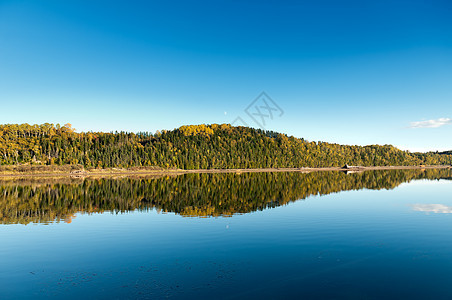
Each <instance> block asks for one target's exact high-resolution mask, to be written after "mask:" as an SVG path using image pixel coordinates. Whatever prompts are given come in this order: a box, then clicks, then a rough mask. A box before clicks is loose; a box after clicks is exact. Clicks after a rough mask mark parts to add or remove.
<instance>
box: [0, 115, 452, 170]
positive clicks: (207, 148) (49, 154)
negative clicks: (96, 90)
mask: <svg viewBox="0 0 452 300" xmlns="http://www.w3.org/2000/svg"><path fill="white" fill-rule="evenodd" d="M23 163H30V164H48V165H52V164H60V165H61V164H81V165H84V166H85V167H88V168H89V167H91V168H105V167H120V168H127V167H134V166H158V167H163V168H181V169H218V168H283V167H286V168H291V167H332V166H343V165H344V164H349V165H362V166H388V165H402V166H413V165H420V164H426V165H437V164H451V163H452V155H451V154H450V153H443V154H441V153H433V152H428V153H410V152H407V151H401V150H399V149H397V148H395V147H393V146H391V145H384V146H379V145H370V146H365V147H361V146H345V145H339V144H330V143H326V142H309V141H306V140H304V139H297V138H294V137H292V136H291V137H289V136H287V135H285V134H281V133H276V132H273V131H264V130H260V129H252V128H248V127H233V126H231V125H228V124H221V125H218V124H212V125H189V126H182V127H180V128H178V129H175V130H171V131H162V132H156V133H155V134H152V133H150V132H139V133H137V134H135V133H128V132H115V133H104V132H82V133H76V132H75V130H74V129H73V128H72V125H71V124H69V123H67V124H65V125H63V126H60V125H59V124H57V125H53V124H49V123H45V124H41V125H29V124H8V125H0V164H2V165H8V164H23Z"/></svg>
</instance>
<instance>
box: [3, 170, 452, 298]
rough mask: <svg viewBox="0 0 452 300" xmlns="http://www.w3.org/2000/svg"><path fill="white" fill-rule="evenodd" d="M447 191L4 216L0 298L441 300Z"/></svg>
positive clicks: (425, 184)
mask: <svg viewBox="0 0 452 300" xmlns="http://www.w3.org/2000/svg"><path fill="white" fill-rule="evenodd" d="M300 176H304V175H300ZM344 176H350V175H344ZM344 178H347V177H344ZM348 178H349V177H348ZM357 179H359V178H358V177H357ZM181 180H182V181H184V180H185V179H181ZM344 180H345V179H344ZM14 184H15V183H14ZM14 184H13V186H14ZM76 184H79V183H76ZM268 184H271V183H268ZM9 185H10V186H11V184H9ZM19 186H23V184H21V185H19ZM53 188H55V186H54V187H53ZM56 188H57V189H60V190H61V189H63V188H64V186H60V185H59V186H57V187H56ZM451 192H452V181H450V180H446V179H439V180H437V179H435V180H428V179H413V180H407V181H406V182H403V181H402V182H399V183H398V184H397V187H396V188H395V189H389V190H388V189H381V190H380V189H367V188H364V189H357V190H348V191H347V190H344V191H341V192H332V193H327V194H326V195H323V196H319V195H311V196H307V197H306V198H305V199H302V200H299V201H289V202H287V203H284V204H282V205H277V206H275V207H273V208H272V207H268V208H266V209H264V210H251V211H249V212H246V213H240V214H232V216H230V217H226V216H210V217H205V216H203V217H196V216H192V217H183V216H181V215H180V214H179V213H175V212H170V211H168V212H167V213H164V212H163V211H160V212H158V211H157V210H160V208H158V207H155V206H154V207H153V208H152V207H151V208H149V207H148V209H133V210H130V211H123V212H118V211H117V212H113V213H112V212H111V211H104V212H103V213H87V212H86V211H85V212H83V211H81V212H78V213H75V217H73V218H72V219H71V221H69V219H68V217H67V216H66V217H65V218H66V222H64V221H62V219H61V218H60V219H58V218H57V221H56V222H48V221H46V222H39V223H38V222H32V223H28V224H27V225H23V224H11V223H14V222H12V221H11V219H8V220H9V221H8V222H6V221H5V222H3V223H4V224H3V225H0V241H1V242H0V243H1V244H0V299H48V298H54V299H57V298H58V299H61V298H64V299H79V298H82V297H85V298H90V299H91V298H93V299H94V298H97V299H125V298H132V299H135V298H142V299H156V298H175V299H178V298H184V299H188V298H225V299H236V298H242V299H246V298H268V299H274V298H297V299H451V298H452V289H451V286H452V285H451V284H452V275H451V270H452V214H451V213H452V198H451V194H452V193H451ZM313 194H315V193H313ZM18 197H19V196H18ZM99 197H100V196H99ZM212 197H213V196H212ZM8 199H9V198H8ZM217 200H218V199H217ZM225 200H226V201H227V200H230V201H232V200H231V199H225ZM0 201H7V199H6V198H4V199H2V200H0ZM203 201H204V200H203ZM234 201H240V199H235V200H234ZM39 205H40V207H44V205H43V204H42V203H40V204H39ZM222 205H223V204H222ZM16 208H19V209H20V206H19V204H17V207H16ZM8 209H9V210H11V209H13V207H12V206H11V207H9V208H8Z"/></svg>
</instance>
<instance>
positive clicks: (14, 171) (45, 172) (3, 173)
mask: <svg viewBox="0 0 452 300" xmlns="http://www.w3.org/2000/svg"><path fill="white" fill-rule="evenodd" d="M451 168H452V166H448V165H434V166H423V165H421V166H376V167H322V168H262V169H196V170H182V169H162V168H131V169H118V168H109V169H90V170H85V169H83V167H81V166H68V165H67V166H39V168H35V169H33V168H22V169H21V168H17V167H16V166H8V168H5V167H3V168H1V169H0V178H4V177H66V176H70V177H104V176H107V177H108V176H170V175H173V176H174V175H183V174H201V173H208V174H213V173H236V174H241V173H258V172H298V173H310V172H324V171H342V172H350V173H354V172H364V171H372V170H415V169H421V170H423V169H451Z"/></svg>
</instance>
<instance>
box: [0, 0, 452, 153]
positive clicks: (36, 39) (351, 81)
mask: <svg viewBox="0 0 452 300" xmlns="http://www.w3.org/2000/svg"><path fill="white" fill-rule="evenodd" d="M263 91H265V92H266V93H267V95H268V96H269V97H271V99H272V100H273V102H271V101H270V100H269V99H267V100H266V101H267V105H263V104H262V103H263V102H262V100H261V99H257V101H256V102H253V101H254V100H255V99H256V97H258V95H259V94H260V93H261V92H263ZM259 101H261V103H260V104H259ZM264 104H265V103H264ZM275 105H277V106H275ZM249 106H250V107H251V109H248V110H246V108H247V107H249ZM256 106H257V107H258V108H259V107H260V110H261V114H264V112H266V115H267V116H270V114H269V113H272V117H273V119H270V118H269V117H266V119H265V121H266V122H265V126H263V127H265V129H269V130H275V131H279V132H283V133H287V134H289V135H294V136H296V137H300V138H301V137H303V138H305V139H308V140H315V141H319V140H321V141H329V142H337V143H344V144H358V145H367V144H393V145H396V146H398V147H400V148H402V149H408V150H412V151H418V150H422V151H423V150H450V149H452V138H451V132H452V2H451V1H450V0H445V1H434V0H433V1H428V0H424V1H418V0H409V1H395V0H390V1H386V0H383V1H334V0H332V1H322V0H320V1H265V0H260V1H257V0H253V1H249V0H229V1H220V0H211V1H93V0H91V1H81V0H76V1H71V0H65V1H61V0H55V1H45V0H42V1H32V0H30V1H21V0H15V1H3V0H0V123H29V124H35V123H44V122H50V123H61V124H64V123H67V122H69V123H72V124H73V126H74V127H75V128H76V129H77V130H78V131H89V130H93V131H99V130H101V131H115V130H125V131H134V132H136V131H151V132H155V131H156V130H161V129H173V128H176V127H179V126H181V125H185V124H201V123H206V124H210V123H232V122H233V121H234V120H236V118H237V117H240V118H241V120H243V123H246V124H248V125H249V126H252V127H259V126H262V122H259V121H260V120H262V118H261V117H259V116H258V115H253V114H252V111H251V110H253V109H255V107H256ZM268 107H272V108H273V110H271V109H270V110H269V108H268ZM276 107H277V108H278V109H275V108H276ZM247 111H248V112H249V113H250V114H249V115H248V114H247ZM251 116H254V117H255V118H254V119H255V120H253V118H251ZM256 121H258V122H256ZM241 122H242V121H239V122H236V123H235V124H238V123H241ZM258 123H260V125H259V124H258Z"/></svg>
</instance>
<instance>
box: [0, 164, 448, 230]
mask: <svg viewBox="0 0 452 300" xmlns="http://www.w3.org/2000/svg"><path fill="white" fill-rule="evenodd" d="M420 179H429V180H439V179H449V180H450V179H452V171H451V170H450V169H449V170H448V169H428V170H420V169H416V170H389V171H388V170H385V171H366V172H362V173H353V174H345V173H343V172H334V171H333V172H312V173H290V172H288V173H242V174H235V173H226V174H224V173H223V174H186V175H181V176H166V177H160V178H155V177H154V178H134V177H124V178H97V179H95V178H86V179H82V178H79V179H71V178H60V179H9V180H8V179H2V180H0V223H1V224H29V223H50V222H62V221H65V222H68V223H70V222H71V220H72V218H73V216H74V215H75V214H76V213H104V212H111V213H125V212H130V211H135V210H138V211H148V210H153V209H155V210H157V211H158V212H172V213H175V214H178V215H181V216H187V217H219V216H223V217H226V216H232V215H234V214H244V213H249V212H254V211H259V210H264V209H268V208H274V207H277V206H281V205H285V204H287V203H290V202H293V201H297V200H300V199H306V198H307V197H309V196H313V195H327V194H331V193H336V192H340V191H349V190H360V189H373V190H378V189H393V188H395V187H397V186H398V185H400V184H402V183H404V182H409V181H412V180H420Z"/></svg>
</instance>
